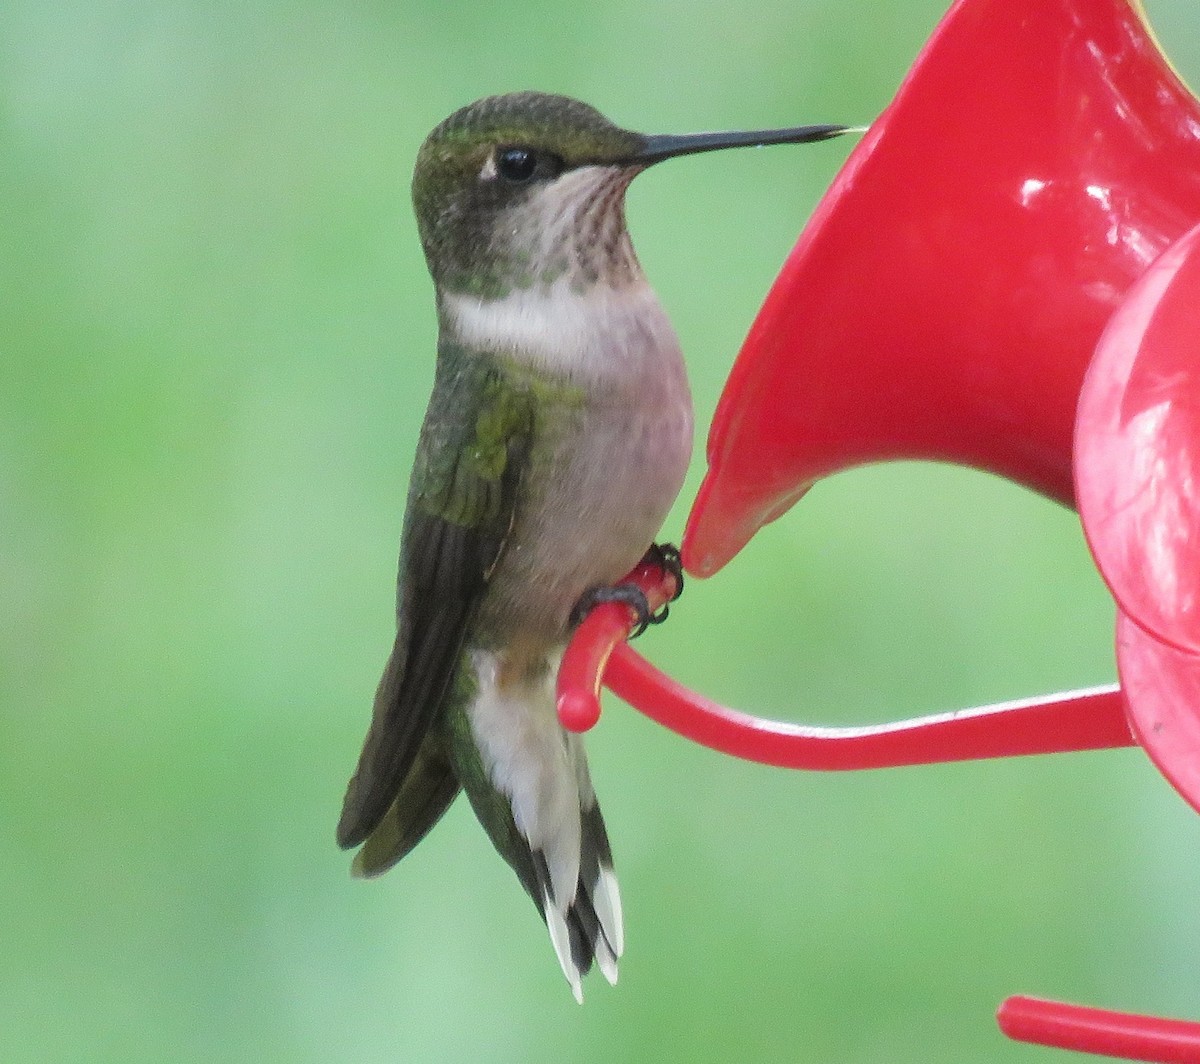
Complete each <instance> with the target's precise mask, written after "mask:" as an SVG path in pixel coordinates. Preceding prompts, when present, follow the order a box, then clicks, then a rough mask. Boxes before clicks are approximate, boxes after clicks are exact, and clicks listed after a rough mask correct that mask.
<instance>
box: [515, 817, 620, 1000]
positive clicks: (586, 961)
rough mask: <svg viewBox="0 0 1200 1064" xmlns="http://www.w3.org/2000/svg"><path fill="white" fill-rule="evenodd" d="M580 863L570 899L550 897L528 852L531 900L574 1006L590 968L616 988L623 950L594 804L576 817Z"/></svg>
mask: <svg viewBox="0 0 1200 1064" xmlns="http://www.w3.org/2000/svg"><path fill="white" fill-rule="evenodd" d="M580 827H581V829H582V836H583V837H582V859H581V863H580V869H579V880H578V882H577V883H576V887H575V894H574V897H572V898H570V899H569V900H567V901H565V902H564V901H562V900H560V899H557V898H556V897H555V893H554V887H553V884H552V882H551V880H550V873H549V870H548V868H547V865H546V859H545V857H544V856H543V855H542V854H541V853H539V852H537V851H532V852H531V856H532V860H533V869H534V874H535V875H536V877H537V882H538V892H537V893H533V892H531V893H533V898H534V900H535V901H536V902H538V908H539V909H540V910H541V912H542V916H543V917H544V918H545V920H546V926H547V928H548V929H549V931H550V941H551V943H552V944H553V946H554V952H555V953H556V954H557V956H558V963H559V965H560V967H561V968H562V970H563V975H565V976H566V978H567V982H568V983H569V984H570V986H571V992H572V993H573V994H574V995H575V998H576V1000H577V1001H580V1002H582V1001H583V989H582V980H583V977H584V976H585V975H586V974H587V973H588V972H589V971H591V968H592V964H593V962H594V963H595V964H596V966H597V967H598V968H599V969H600V972H601V974H602V975H603V976H604V978H605V979H606V980H607V981H608V982H609V984H610V985H613V986H615V985H616V982H617V961H618V959H619V958H620V956H621V954H622V953H623V952H624V950H625V929H624V921H623V917H622V912H621V893H620V890H619V888H618V887H617V877H616V874H615V873H614V872H613V866H612V852H611V850H610V848H609V844H608V835H607V832H606V831H605V828H604V820H603V818H602V817H601V815H600V807H599V806H598V805H597V804H595V800H594V799H593V802H592V805H591V807H590V808H589V809H585V810H582V811H581V815H580Z"/></svg>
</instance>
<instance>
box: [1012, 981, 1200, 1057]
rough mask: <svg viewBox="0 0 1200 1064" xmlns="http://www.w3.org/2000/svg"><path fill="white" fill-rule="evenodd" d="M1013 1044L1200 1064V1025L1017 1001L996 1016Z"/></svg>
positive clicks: (1029, 999)
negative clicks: (1012, 1040)
mask: <svg viewBox="0 0 1200 1064" xmlns="http://www.w3.org/2000/svg"><path fill="white" fill-rule="evenodd" d="M996 1021H997V1022H998V1023H999V1024H1000V1030H1002V1031H1003V1032H1004V1033H1005V1034H1006V1035H1008V1037H1009V1038H1012V1039H1014V1040H1016V1041H1018V1042H1033V1043H1035V1044H1037V1045H1043V1046H1057V1047H1058V1048H1060V1049H1073V1050H1075V1051H1076V1052H1078V1053H1095V1054H1097V1055H1099V1056H1105V1057H1117V1058H1119V1059H1120V1060H1147V1061H1154V1062H1156V1064H1200V1023H1188V1022H1186V1021H1184V1020H1165V1019H1160V1018H1157V1017H1154V1016H1136V1015H1133V1014H1132V1013H1128V1012H1110V1011H1108V1010H1107V1009H1094V1008H1090V1007H1087V1006H1084V1005H1069V1004H1067V1003H1066V1002H1061V1001H1046V1000H1043V999H1041V998H1032V997H1024V996H1021V995H1016V996H1014V997H1010V998H1008V999H1007V1000H1006V1001H1005V1002H1004V1003H1003V1004H1002V1005H1001V1006H1000V1009H999V1011H998V1012H997V1013H996Z"/></svg>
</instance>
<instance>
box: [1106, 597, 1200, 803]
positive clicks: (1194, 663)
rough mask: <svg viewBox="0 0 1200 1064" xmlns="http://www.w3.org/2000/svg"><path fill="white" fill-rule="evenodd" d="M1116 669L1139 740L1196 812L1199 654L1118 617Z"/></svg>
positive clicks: (1198, 793)
mask: <svg viewBox="0 0 1200 1064" xmlns="http://www.w3.org/2000/svg"><path fill="white" fill-rule="evenodd" d="M1117 669H1118V671H1119V672H1120V676H1121V687H1122V689H1123V690H1124V692H1125V700H1126V703H1127V704H1128V706H1129V720H1130V723H1131V724H1132V725H1133V732H1134V735H1135V736H1136V737H1137V741H1138V742H1139V743H1140V744H1141V745H1142V747H1143V748H1144V749H1145V751H1146V753H1147V754H1149V755H1150V758H1151V760H1152V761H1153V762H1154V763H1155V764H1156V765H1157V766H1158V768H1159V771H1160V772H1162V774H1163V775H1164V776H1166V777H1167V779H1168V780H1169V781H1170V782H1171V784H1172V786H1174V788H1175V789H1176V790H1177V791H1178V792H1179V793H1180V794H1182V795H1183V797H1184V798H1185V799H1187V801H1188V802H1189V804H1191V805H1192V807H1193V808H1195V809H1196V810H1197V811H1200V655H1198V654H1193V653H1190V652H1189V651H1186V650H1181V649H1179V647H1176V646H1172V645H1171V644H1170V643H1165V642H1163V641H1162V640H1159V639H1156V638H1155V637H1154V636H1153V635H1151V634H1150V633H1149V632H1147V631H1146V630H1145V629H1144V628H1142V627H1140V626H1139V625H1138V624H1136V623H1134V621H1133V620H1131V619H1130V618H1129V617H1128V616H1126V615H1125V614H1123V613H1122V614H1119V615H1118V617H1117Z"/></svg>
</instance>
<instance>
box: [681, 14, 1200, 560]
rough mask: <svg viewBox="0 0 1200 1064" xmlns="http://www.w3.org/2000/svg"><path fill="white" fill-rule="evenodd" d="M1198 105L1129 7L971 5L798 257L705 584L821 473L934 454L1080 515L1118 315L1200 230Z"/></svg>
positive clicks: (705, 521)
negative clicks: (1103, 351)
mask: <svg viewBox="0 0 1200 1064" xmlns="http://www.w3.org/2000/svg"><path fill="white" fill-rule="evenodd" d="M1198 131H1200V106H1198V105H1197V101H1196V100H1195V98H1194V97H1193V96H1192V95H1191V94H1190V93H1189V92H1188V90H1187V89H1186V88H1185V87H1184V86H1183V85H1182V84H1181V83H1180V81H1179V80H1178V78H1177V77H1176V76H1175V74H1174V72H1173V71H1172V69H1171V67H1170V65H1169V64H1168V63H1167V61H1166V60H1165V58H1164V57H1163V55H1162V53H1161V52H1160V51H1159V50H1158V48H1157V47H1156V45H1155V42H1154V40H1153V37H1152V36H1151V34H1150V33H1149V32H1148V31H1147V29H1146V27H1145V25H1144V24H1143V22H1142V20H1141V18H1140V17H1139V15H1138V13H1137V12H1136V11H1135V10H1134V9H1133V8H1132V7H1131V6H1130V5H1129V4H1128V3H1126V2H1124V0H959V2H958V3H956V4H955V5H954V7H953V8H952V9H951V10H950V12H949V13H948V14H947V16H946V17H945V19H944V20H943V21H942V23H941V25H939V26H938V28H937V30H936V31H935V33H934V35H933V36H932V38H931V39H930V41H929V42H928V44H927V45H926V46H925V48H924V49H923V51H922V52H921V55H920V56H919V58H918V59H917V61H916V63H915V64H914V66H913V68H912V70H911V71H910V73H909V75H908V77H907V78H906V80H905V82H904V84H903V85H902V86H901V88H900V90H899V92H898V93H897V95H896V98H895V100H894V101H893V102H892V104H891V105H890V106H889V107H888V108H887V110H885V111H884V113H883V114H882V115H881V116H880V118H879V119H878V120H877V121H876V122H875V123H874V125H873V126H872V127H871V130H870V132H869V133H868V134H867V136H866V137H865V138H864V139H863V141H862V142H861V143H860V144H859V145H858V147H857V148H856V149H855V151H854V152H853V153H852V155H851V156H850V159H849V160H848V162H847V163H846V166H845V167H844V168H843V170H842V171H841V173H840V174H839V175H838V176H837V178H836V180H835V181H834V183H833V185H832V187H831V188H830V190H829V192H828V193H827V195H826V196H825V197H824V199H823V201H822V202H821V204H820V206H819V207H818V208H817V210H816V212H815V213H814V215H813V217H812V219H811V221H810V223H809V225H808V226H807V227H806V229H805V231H804V233H803V234H802V235H801V237H800V240H799V242H798V243H797V245H796V247H795V249H794V250H793V251H792V253H791V255H790V256H789V258H788V260H787V262H786V263H785V265H784V267H783V270H782V272H781V273H780V275H779V278H778V279H777V281H776V282H775V285H774V286H773V287H772V289H771V291H770V293H769V295H768V297H767V299H766V302H765V304H764V305H763V308H762V310H761V312H760V313H759V315H758V317H757V320H756V321H755V322H754V325H753V327H752V328H751V330H750V333H749V335H748V337H747V339H746V342H745V344H744V346H743V348H742V351H741V353H740V354H739V355H738V358H737V361H736V363H735V365H734V367H733V370H732V372H731V374H730V376H729V380H728V382H727V384H726V387H725V391H724V393H723V395H722V397H721V401H720V404H719V406H718V408H717V412H716V416H715V418H714V420H713V425H712V429H711V431H710V434H709V441H708V462H709V470H708V474H707V476H706V477H705V479H704V482H703V485H702V486H701V489H700V493H699V495H698V497H697V499H696V501H695V504H694V506H693V508H692V512H691V515H690V518H689V521H688V525H687V530H686V533H685V535H684V540H683V560H684V564H685V566H686V567H687V569H688V570H689V571H690V572H692V573H695V574H697V575H700V576H708V575H711V574H713V573H715V572H716V571H717V570H719V569H720V568H721V567H722V566H724V565H725V564H726V563H727V562H728V561H729V560H730V559H731V558H732V557H733V556H734V555H735V554H736V553H737V552H738V551H739V550H740V549H741V548H742V546H743V545H744V544H745V543H746V542H747V541H748V540H749V539H750V537H751V536H752V535H753V534H754V532H755V531H757V529H758V528H759V527H761V526H762V525H763V524H766V523H767V522H768V521H771V520H774V519H775V518H777V517H779V516H780V515H781V514H782V513H783V512H785V511H786V510H787V509H788V508H789V507H790V506H791V505H792V504H793V503H794V502H796V500H797V499H799V498H800V497H801V495H803V493H804V492H805V491H806V490H807V489H808V487H809V486H810V485H811V484H812V483H813V482H814V481H815V480H817V479H819V478H821V477H824V476H828V475H830V474H831V473H835V472H837V471H839V470H843V469H846V468H849V467H852V466H855V465H859V464H863V463H867V462H875V461H882V460H887V459H898V458H921V459H937V460H944V461H949V462H955V463H961V464H966V465H971V466H976V467H979V468H982V469H987V470H990V471H992V472H994V473H998V474H999V475H1001V476H1004V477H1008V478H1009V479H1012V480H1015V481H1017V482H1019V483H1021V484H1025V485H1028V486H1029V487H1031V488H1033V489H1035V490H1037V491H1040V492H1043V493H1045V494H1047V495H1049V496H1051V497H1053V498H1056V499H1059V500H1061V501H1063V502H1065V503H1070V502H1071V500H1072V497H1073V487H1072V477H1071V439H1072V431H1073V426H1074V417H1075V402H1076V398H1077V396H1078V394H1079V387H1080V382H1081V380H1082V378H1083V373H1084V370H1085V368H1086V366H1087V364H1088V361H1089V359H1090V358H1091V356H1092V351H1093V349H1094V347H1095V344H1096V341H1097V339H1098V338H1099V336H1100V332H1101V330H1102V328H1103V327H1104V324H1105V322H1106V321H1107V319H1108V317H1109V315H1110V314H1111V313H1112V311H1113V310H1114V309H1115V307H1116V306H1117V304H1118V303H1119V301H1120V300H1121V298H1122V296H1123V295H1124V293H1125V292H1126V291H1127V290H1128V289H1129V287H1130V285H1132V283H1133V282H1134V281H1135V280H1136V279H1137V278H1138V277H1139V276H1140V275H1141V274H1142V273H1143V272H1145V270H1146V267H1147V266H1148V265H1149V264H1150V262H1151V261H1152V260H1153V259H1154V258H1155V257H1156V256H1157V255H1158V254H1159V253H1160V252H1161V251H1163V250H1164V249H1165V248H1166V247H1167V246H1168V245H1169V244H1170V243H1172V242H1173V241H1174V240H1175V239H1177V238H1178V237H1179V236H1180V235H1182V233H1183V232H1184V231H1185V230H1186V229H1188V228H1189V227H1190V226H1191V225H1192V224H1193V223H1194V222H1195V221H1196V220H1197V219H1198V218H1200V139H1198V136H1197V133H1198Z"/></svg>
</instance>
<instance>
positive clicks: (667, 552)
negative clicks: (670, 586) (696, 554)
mask: <svg viewBox="0 0 1200 1064" xmlns="http://www.w3.org/2000/svg"><path fill="white" fill-rule="evenodd" d="M642 564H643V565H653V566H654V567H655V568H657V569H661V570H662V571H663V572H664V573H666V574H667V575H668V576H670V577H671V578H672V579H673V580H674V581H675V593H674V594H673V595H672V596H671V598H670V601H671V602H674V601H675V600H676V599H677V598H679V596H680V595H682V594H683V558H682V557H681V556H680V554H679V548H678V547H677V546H675V544H674V543H651V544H650V549H649V550H648V551H646V554H645V557H643V558H642ZM666 618H667V614H666V610H665V609H664V610H663V613H662V617H661V618H660V620H658V621H652V622H651V623H652V624H660V623H661V622H662V621H664V620H666Z"/></svg>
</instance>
